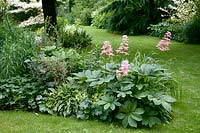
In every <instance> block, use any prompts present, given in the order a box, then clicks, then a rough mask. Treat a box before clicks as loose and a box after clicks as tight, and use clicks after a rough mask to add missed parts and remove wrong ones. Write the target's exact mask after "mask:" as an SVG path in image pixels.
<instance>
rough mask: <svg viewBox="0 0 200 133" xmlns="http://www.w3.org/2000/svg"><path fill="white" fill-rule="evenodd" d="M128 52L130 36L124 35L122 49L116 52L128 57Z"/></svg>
mask: <svg viewBox="0 0 200 133" xmlns="http://www.w3.org/2000/svg"><path fill="white" fill-rule="evenodd" d="M127 50H128V36H127V35H123V36H122V42H121V44H120V47H119V48H118V49H117V50H116V52H117V53H120V54H125V55H128V53H127V52H126V51H127Z"/></svg>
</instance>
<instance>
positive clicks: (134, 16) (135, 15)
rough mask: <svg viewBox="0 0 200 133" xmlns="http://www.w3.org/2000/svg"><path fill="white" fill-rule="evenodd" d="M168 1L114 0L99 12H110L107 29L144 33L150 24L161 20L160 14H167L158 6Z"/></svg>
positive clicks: (127, 32) (165, 4)
mask: <svg viewBox="0 0 200 133" xmlns="http://www.w3.org/2000/svg"><path fill="white" fill-rule="evenodd" d="M169 3H170V2H169V1H168V0H166V1H146V0H114V1H112V2H111V3H110V4H108V5H107V6H106V7H105V8H104V9H103V10H102V11H101V12H102V13H107V12H112V14H111V15H110V17H108V18H105V19H107V21H108V24H107V27H106V28H107V29H108V30H110V31H117V32H122V33H124V34H133V35H139V34H146V33H147V27H148V26H149V25H150V24H156V23H158V22H160V21H161V19H162V17H161V14H162V15H167V14H166V12H163V10H159V8H163V7H166V8H167V5H168V4H169Z"/></svg>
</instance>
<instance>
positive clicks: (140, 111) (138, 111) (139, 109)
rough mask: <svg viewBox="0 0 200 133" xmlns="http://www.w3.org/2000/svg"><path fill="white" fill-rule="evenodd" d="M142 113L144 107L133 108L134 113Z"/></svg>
mask: <svg viewBox="0 0 200 133" xmlns="http://www.w3.org/2000/svg"><path fill="white" fill-rule="evenodd" d="M143 113H144V109H143V108H137V109H136V110H135V114H138V115H141V114H143Z"/></svg>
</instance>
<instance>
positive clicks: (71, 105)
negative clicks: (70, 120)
mask: <svg viewBox="0 0 200 133" xmlns="http://www.w3.org/2000/svg"><path fill="white" fill-rule="evenodd" d="M80 88H81V87H80V86H79V85H77V84H75V83H74V82H73V81H72V80H71V81H69V82H67V83H63V84H61V85H59V86H57V87H56V88H55V89H51V92H50V93H49V96H48V102H47V107H48V108H50V109H51V110H52V113H56V114H58V115H61V116H64V117H67V116H74V115H76V112H77V110H78V107H79V102H80V101H81V99H82V97H83V96H84V92H82V91H81V90H80Z"/></svg>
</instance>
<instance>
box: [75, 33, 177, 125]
mask: <svg viewBox="0 0 200 133" xmlns="http://www.w3.org/2000/svg"><path fill="white" fill-rule="evenodd" d="M167 37H168V36H167ZM127 50H128V37H127V36H126V35H124V36H123V37H122V43H121V45H120V48H119V49H118V50H116V53H115V54H113V50H112V48H111V45H110V43H109V42H108V41H106V42H104V45H103V47H102V49H101V55H102V56H103V57H102V58H103V59H102V61H101V62H102V63H101V64H102V65H101V66H99V67H96V68H93V69H92V70H84V71H83V72H79V73H74V74H73V75H74V76H75V77H73V80H75V82H77V83H79V84H81V85H83V86H84V87H85V88H86V91H85V92H84V94H83V95H84V96H85V98H83V99H82V100H81V103H80V105H79V108H78V112H77V118H81V119H89V118H98V119H100V120H104V121H114V120H117V121H121V122H122V125H123V126H124V127H129V126H130V127H138V126H141V125H143V126H148V127H152V126H153V125H157V124H161V123H162V122H168V121H169V120H171V119H172V107H171V103H173V102H175V101H176V100H175V99H174V98H173V97H172V96H170V95H169V92H170V91H171V90H173V89H174V87H175V86H174V83H175V81H174V80H173V79H172V77H171V74H170V73H168V72H167V71H166V70H165V69H163V68H162V67H161V66H159V65H157V64H155V63H154V61H153V60H152V59H151V58H149V57H146V56H142V55H141V54H140V53H139V52H138V53H136V55H135V60H134V61H133V62H130V63H129V61H128V60H127V59H125V57H126V56H127V55H128V53H127ZM121 53H122V54H123V55H120V56H122V61H121V62H122V63H115V61H114V57H115V56H117V54H121ZM111 55H112V58H111ZM108 59H109V60H108ZM103 63H105V64H103Z"/></svg>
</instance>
